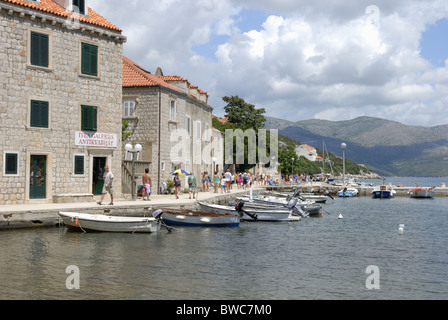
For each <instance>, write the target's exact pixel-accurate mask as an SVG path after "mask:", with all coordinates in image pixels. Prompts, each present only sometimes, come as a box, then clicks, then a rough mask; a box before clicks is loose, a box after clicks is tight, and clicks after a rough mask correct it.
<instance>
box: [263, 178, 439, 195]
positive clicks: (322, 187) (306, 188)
mask: <svg viewBox="0 0 448 320" xmlns="http://www.w3.org/2000/svg"><path fill="white" fill-rule="evenodd" d="M294 188H295V189H297V190H298V191H300V192H303V193H309V192H311V191H314V192H315V193H316V194H319V193H321V194H322V193H324V192H325V191H328V192H329V193H330V194H331V195H337V194H338V192H339V191H341V190H342V189H343V187H342V186H340V185H332V184H328V183H324V182H312V183H311V182H310V183H304V184H280V185H274V186H269V187H267V190H268V191H276V192H290V191H292V190H293V189H294ZM350 188H355V189H357V190H358V191H359V194H358V195H359V196H368V197H370V196H371V195H372V191H373V189H374V187H373V186H350ZM413 188H415V186H413V187H396V186H394V190H395V191H396V192H397V193H396V194H395V196H397V197H409V192H410V190H411V189H413ZM434 196H435V197H446V196H448V188H447V187H446V186H440V187H436V188H434Z"/></svg>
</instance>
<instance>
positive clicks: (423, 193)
mask: <svg viewBox="0 0 448 320" xmlns="http://www.w3.org/2000/svg"><path fill="white" fill-rule="evenodd" d="M434 189H435V187H432V188H421V187H419V186H418V185H417V187H416V188H412V189H410V190H409V194H410V195H411V197H412V198H423V199H428V198H434V194H435V192H434Z"/></svg>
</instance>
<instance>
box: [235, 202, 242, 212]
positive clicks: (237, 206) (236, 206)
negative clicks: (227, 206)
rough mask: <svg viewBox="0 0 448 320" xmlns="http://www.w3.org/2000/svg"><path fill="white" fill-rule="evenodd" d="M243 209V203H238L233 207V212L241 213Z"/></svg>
mask: <svg viewBox="0 0 448 320" xmlns="http://www.w3.org/2000/svg"><path fill="white" fill-rule="evenodd" d="M243 207H244V202H243V201H238V202H237V204H236V205H235V210H236V211H238V212H241V211H243Z"/></svg>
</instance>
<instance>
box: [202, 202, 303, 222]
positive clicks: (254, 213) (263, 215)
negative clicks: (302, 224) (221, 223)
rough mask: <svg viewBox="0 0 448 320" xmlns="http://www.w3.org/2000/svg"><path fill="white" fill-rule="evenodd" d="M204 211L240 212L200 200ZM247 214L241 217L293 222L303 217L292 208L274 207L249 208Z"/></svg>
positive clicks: (249, 219) (254, 219) (248, 219)
mask: <svg viewBox="0 0 448 320" xmlns="http://www.w3.org/2000/svg"><path fill="white" fill-rule="evenodd" d="M199 205H200V207H201V210H202V211H205V212H209V211H214V212H217V213H230V214H240V212H238V210H236V209H235V207H231V206H223V205H219V204H210V203H205V202H199ZM245 212H246V213H247V214H244V215H243V216H242V217H241V220H244V221H268V222H291V221H300V219H301V217H300V216H296V215H294V214H293V213H292V210H284V209H278V208H272V209H247V210H245Z"/></svg>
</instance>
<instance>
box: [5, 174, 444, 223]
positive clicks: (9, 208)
mask: <svg viewBox="0 0 448 320" xmlns="http://www.w3.org/2000/svg"><path fill="white" fill-rule="evenodd" d="M341 188H342V187H341V186H335V185H330V184H327V183H322V182H313V183H306V184H287V183H285V184H281V185H274V186H252V188H251V190H252V191H253V194H254V195H256V194H260V193H263V192H270V191H273V192H283V193H292V191H293V190H294V189H296V190H298V191H300V192H303V193H309V192H311V191H313V192H314V193H316V194H323V193H324V192H326V191H328V192H329V193H330V195H333V196H335V195H337V193H338V192H339V191H340V190H341ZM354 188H356V189H358V191H359V196H361V197H370V196H371V193H372V191H373V189H374V188H373V187H371V186H358V187H354ZM412 188H413V187H394V190H395V191H396V192H397V193H396V195H395V196H397V197H406V196H407V197H409V191H410V189H412ZM249 192H250V191H249V189H246V190H241V189H237V188H236V187H235V186H234V187H233V188H232V190H231V192H230V193H221V191H218V193H214V192H199V193H197V196H196V198H195V199H193V198H191V199H190V198H189V194H188V193H183V194H181V195H180V196H179V197H180V199H175V196H174V195H152V196H151V201H143V200H142V198H137V199H136V200H135V201H131V200H129V199H128V198H126V197H123V198H121V199H116V200H115V201H114V205H98V204H97V201H98V200H99V196H96V197H95V199H94V200H95V201H86V202H75V203H41V204H36V203H33V204H22V205H2V206H0V231H5V230H12V229H27V228H44V227H55V226H61V225H62V221H61V219H60V218H59V215H58V213H59V212H61V211H64V212H83V213H89V214H105V215H111V216H136V217H144V216H151V214H152V211H153V210H155V209H187V210H195V209H197V208H198V202H199V201H205V202H208V203H213V204H224V203H227V202H229V201H235V199H236V197H237V196H243V195H248V194H249ZM434 192H435V197H446V196H448V188H446V187H439V188H435V189H434Z"/></svg>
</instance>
